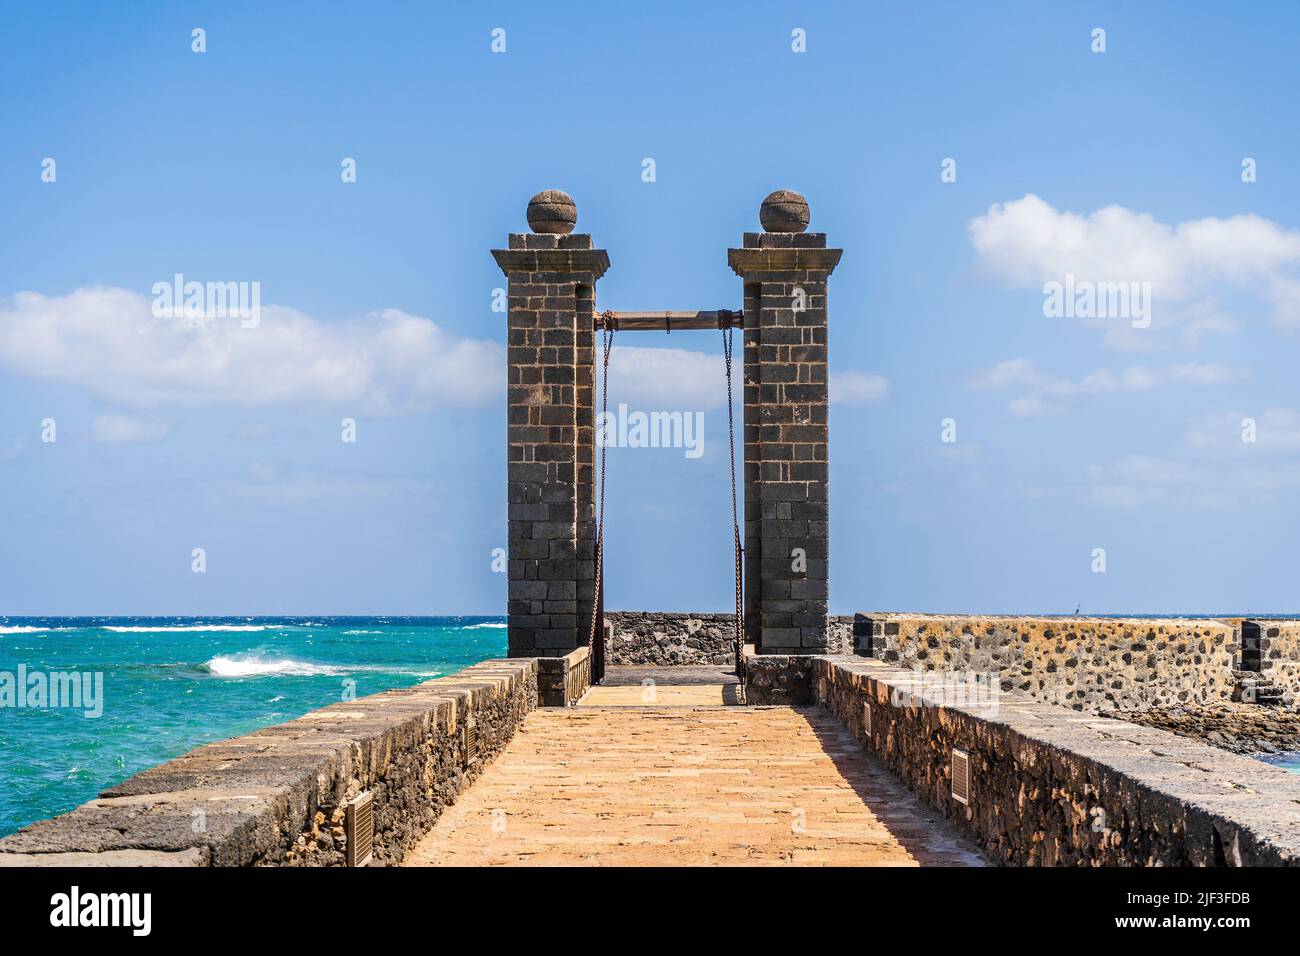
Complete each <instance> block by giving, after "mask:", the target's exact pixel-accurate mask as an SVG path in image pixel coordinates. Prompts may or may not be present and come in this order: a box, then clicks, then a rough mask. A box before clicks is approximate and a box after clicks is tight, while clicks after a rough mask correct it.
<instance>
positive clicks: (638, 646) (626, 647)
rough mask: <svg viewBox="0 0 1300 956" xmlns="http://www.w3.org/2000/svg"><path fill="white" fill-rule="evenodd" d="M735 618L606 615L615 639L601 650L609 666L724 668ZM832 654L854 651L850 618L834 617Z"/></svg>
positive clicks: (638, 613) (730, 655)
mask: <svg viewBox="0 0 1300 956" xmlns="http://www.w3.org/2000/svg"><path fill="white" fill-rule="evenodd" d="M734 620H735V615H734V614H715V613H704V614H702V613H696V612H689V613H679V612H673V611H606V612H605V622H606V623H607V624H612V625H613V631H614V633H613V636H612V638H611V639H610V640H609V641H608V643H607V645H606V649H605V660H606V661H607V662H608V663H610V664H640V665H650V666H666V665H682V666H691V665H700V664H715V665H726V664H732V663H734V662H735V655H736V649H735V648H736V645H735V625H734V623H733V622H734ZM828 639H829V650H830V653H832V654H852V653H853V618H852V616H848V617H832V618H830V619H829V626H828Z"/></svg>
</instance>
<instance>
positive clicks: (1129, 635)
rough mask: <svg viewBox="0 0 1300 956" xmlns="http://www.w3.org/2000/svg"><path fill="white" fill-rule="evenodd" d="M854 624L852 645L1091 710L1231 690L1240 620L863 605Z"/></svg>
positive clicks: (1218, 696) (1174, 701) (1213, 696)
mask: <svg viewBox="0 0 1300 956" xmlns="http://www.w3.org/2000/svg"><path fill="white" fill-rule="evenodd" d="M855 631H856V635H857V636H856V638H855V640H856V652H857V653H858V654H860V655H863V656H868V657H873V658H875V659H877V660H881V661H883V662H885V663H887V664H894V665H898V666H903V667H914V668H922V669H925V670H942V671H960V672H978V673H991V674H995V675H996V677H997V680H998V683H999V686H1000V688H1001V689H1002V690H1003V691H1016V692H1019V693H1022V694H1025V695H1026V696H1028V697H1031V698H1034V699H1037V700H1043V701H1048V702H1051V703H1056V704H1061V705H1064V706H1067V707H1072V708H1074V709H1075V710H1086V711H1094V712H1095V711H1097V710H1101V709H1107V710H1128V709H1137V710H1141V709H1146V708H1149V707H1170V706H1178V705H1183V704H1194V703H1206V702H1212V701H1219V700H1229V699H1231V697H1232V691H1233V688H1234V687H1235V686H1236V679H1235V677H1234V676H1233V673H1232V671H1233V668H1234V666H1235V661H1236V659H1237V657H1238V655H1239V654H1240V643H1241V629H1240V626H1239V623H1238V622H1233V621H1221V620H1198V619H1187V618H1051V617H1003V616H996V617H993V616H989V617H984V616H964V615H941V614H932V615H921V614H874V613H864V614H859V615H857V625H856V627H855Z"/></svg>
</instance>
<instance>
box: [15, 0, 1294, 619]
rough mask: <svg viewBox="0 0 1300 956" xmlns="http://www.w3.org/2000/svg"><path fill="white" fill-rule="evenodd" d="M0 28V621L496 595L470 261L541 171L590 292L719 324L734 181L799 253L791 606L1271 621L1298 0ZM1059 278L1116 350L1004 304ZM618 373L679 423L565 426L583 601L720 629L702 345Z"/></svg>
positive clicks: (527, 7)
mask: <svg viewBox="0 0 1300 956" xmlns="http://www.w3.org/2000/svg"><path fill="white" fill-rule="evenodd" d="M2 16H3V20H0V89H3V90H4V91H5V93H4V94H3V96H4V100H5V102H4V109H3V111H0V209H3V211H4V217H5V227H6V228H5V229H4V230H3V232H2V233H0V489H2V490H3V495H4V504H3V507H0V542H3V543H2V545H0V613H8V614H42V613H47V614H77V613H86V614H92V613H103V614H112V613H122V614H128V613H165V614H187V613H192V614H204V613H207V614H215V613H231V614H235V613H240V614H259V613H266V614H286V613H306V614H324V613H501V612H503V610H504V605H505V581H504V575H502V574H496V573H493V571H492V567H491V552H492V549H493V548H495V547H501V546H504V544H505V448H504V437H505V414H504V352H503V345H504V341H505V321H504V316H502V315H501V314H499V313H496V312H493V311H492V309H491V300H492V290H493V289H494V288H497V287H500V286H502V285H503V284H504V282H503V278H502V276H501V274H500V272H499V271H498V270H497V268H496V266H495V264H494V263H493V261H492V259H491V257H490V256H489V255H488V250H489V249H491V248H494V247H501V246H503V245H505V241H506V235H507V234H508V233H509V232H511V231H519V230H521V229H523V228H524V207H525V204H526V202H527V199H528V197H529V196H530V195H532V194H533V193H534V192H536V191H538V190H540V189H543V188H548V187H556V188H562V189H565V190H567V191H568V192H569V193H571V194H572V195H573V196H574V198H575V199H576V201H577V204H578V207H579V230H580V231H583V232H590V233H591V234H592V235H593V236H594V238H595V241H596V243H597V245H599V246H602V247H604V248H606V249H608V250H609V253H610V258H611V262H612V267H611V269H610V271H609V273H608V274H607V276H606V277H605V278H604V279H603V280H602V281H601V283H600V285H599V287H598V296H599V300H598V301H599V304H600V305H601V306H602V307H607V308H620V309H636V308H719V307H723V308H725V307H736V306H738V304H739V301H740V291H741V290H740V285H739V280H738V279H737V278H736V277H735V276H734V275H733V274H732V273H731V271H730V269H728V267H727V265H726V249H727V247H728V246H733V245H738V244H739V242H740V238H741V234H742V233H743V232H744V231H746V230H754V229H757V228H758V224H757V207H758V203H759V201H760V200H761V199H762V197H763V196H764V195H765V194H766V193H767V192H769V191H770V190H772V189H775V188H779V187H788V188H793V189H797V190H799V191H801V192H803V193H804V194H805V195H806V196H807V197H808V200H809V203H810V205H811V208H812V228H813V229H815V230H817V231H824V232H826V233H827V234H828V236H829V241H830V244H831V245H834V246H839V247H842V248H843V249H844V250H845V253H844V257H843V260H842V262H841V265H840V267H839V269H838V270H837V271H836V273H835V275H834V276H833V278H832V280H831V281H832V284H831V296H830V323H831V332H830V341H831V368H832V374H833V376H834V382H835V383H836V386H835V388H836V390H835V391H834V394H833V399H835V401H834V404H833V406H832V410H831V490H830V497H831V514H832V528H831V547H832V558H831V606H832V611H833V612H836V613H848V612H852V611H855V610H864V609H887V610H900V611H970V612H976V611H986V612H992V611H1008V612H1009V611H1019V612H1030V611H1039V612H1071V611H1073V610H1074V609H1075V607H1076V606H1082V608H1083V610H1084V611H1085V612H1087V611H1091V612H1097V613H1107V612H1109V613H1119V612H1126V611H1134V612H1136V611H1148V612H1156V611H1181V612H1189V613H1195V612H1200V613H1212V612H1224V613H1226V612H1232V611H1240V612H1248V611H1255V612H1262V611H1295V610H1297V604H1296V598H1295V589H1294V580H1295V575H1294V570H1295V559H1294V544H1293V542H1294V541H1295V540H1296V538H1297V535H1298V533H1300V519H1298V518H1297V514H1300V512H1298V511H1297V508H1296V503H1297V497H1300V397H1298V396H1297V394H1296V389H1295V386H1294V381H1293V376H1294V368H1295V364H1296V356H1297V331H1298V330H1300V251H1298V250H1300V159H1298V158H1297V157H1298V156H1300V150H1298V148H1297V147H1298V146H1300V143H1298V142H1297V138H1298V137H1300V129H1298V128H1297V125H1296V123H1295V116H1296V104H1295V100H1294V96H1295V92H1294V91H1295V90H1297V89H1300V62H1297V60H1296V58H1295V56H1294V44H1295V37H1296V36H1297V35H1300V8H1296V7H1293V6H1289V5H1274V6H1270V7H1269V8H1267V10H1265V11H1261V12H1256V13H1252V14H1250V15H1248V14H1247V13H1246V12H1244V11H1241V10H1235V9H1229V8H1224V7H1221V6H1219V5H1212V4H1200V3H1180V4H1173V3H1167V4H1166V3H1151V4H1140V5H1139V4H1129V3H1114V4H1110V3H1078V4H1057V5H1050V6H1049V5H1044V4H1036V3H1026V4H998V5H983V4H981V5H974V4H957V3H941V4H932V5H930V4H908V5H906V6H903V5H898V6H897V7H895V6H889V7H886V6H883V5H879V6H878V5H866V4H856V3H854V4H850V3H844V4H833V3H816V4H812V3H807V4H799V3H786V4H777V3H759V4H747V5H746V6H745V8H744V12H743V13H742V12H739V11H738V10H727V9H725V8H723V7H722V5H717V6H714V5H703V4H673V3H661V4H653V5H631V4H618V5H610V4H577V3H574V4H565V5H562V6H560V7H559V8H556V9H547V10H545V11H543V10H541V9H540V8H538V7H537V5H533V4H491V5H484V6H482V8H481V9H469V8H467V7H466V6H464V5H452V4H427V3H421V4H414V3H413V4H392V5H386V6H385V7H384V8H383V9H382V10H375V9H371V8H367V7H365V6H364V5H355V4H346V5H344V4H340V5H329V4H311V5H307V4H274V5H268V4H246V3H223V4H175V5H163V4H148V3H140V4H132V5H130V7H129V8H124V7H120V6H114V5H103V4H75V3H71V4H61V5H57V6H55V7H52V8H51V7H24V8H14V7H11V8H9V9H7V10H6V11H5V12H4V14H3V15H2ZM196 27H202V28H203V29H205V30H206V41H207V51H206V52H204V53H201V54H200V53H194V52H192V50H191V31H192V30H193V29H194V28H196ZM498 27H500V28H502V29H504V30H505V31H506V52H505V53H493V52H492V51H491V49H490V44H491V32H492V30H493V29H494V28H498ZM796 28H798V29H802V30H804V31H806V37H807V43H806V52H803V53H796V52H794V51H793V50H792V49H791V31H792V30H795V29H796ZM1095 28H1102V29H1104V30H1105V31H1106V50H1105V52H1104V53H1095V52H1093V51H1092V49H1091V47H1092V45H1093V39H1092V31H1093V30H1094V29H1095ZM349 157H350V158H353V159H355V160H356V164H357V181H356V182H355V183H344V182H342V181H341V177H340V164H341V162H342V161H343V159H345V158H349ZM647 157H649V158H652V159H653V160H654V161H655V172H656V177H655V181H654V182H645V181H643V179H642V169H643V160H644V159H645V158H647ZM1248 157H1249V158H1251V159H1253V160H1255V167H1256V171H1257V179H1256V181H1255V182H1250V183H1246V182H1243V180H1242V161H1243V159H1245V158H1248ZM46 158H53V159H54V160H55V162H56V166H55V169H56V178H55V181H54V182H44V181H42V169H43V166H42V163H43V160H44V159H46ZM946 158H952V159H955V160H956V170H957V178H956V181H955V182H943V181H941V176H940V172H941V163H942V162H943V161H944V160H945V159H946ZM176 273H181V274H183V275H184V276H185V277H186V279H190V280H198V281H221V282H225V281H236V282H254V281H255V282H259V283H260V289H261V301H262V303H263V306H264V311H263V315H262V321H261V324H260V325H259V327H258V328H256V329H244V330H240V329H237V328H231V327H217V326H213V327H209V328H207V329H206V330H204V329H203V328H199V327H197V326H194V325H191V324H186V323H184V322H181V321H179V320H158V319H156V318H155V317H152V315H151V312H150V303H151V301H152V298H151V289H152V287H153V285H154V283H156V282H159V281H169V280H170V279H171V277H172V276H173V275H174V274H176ZM1065 273H1069V274H1072V275H1076V276H1078V277H1079V278H1081V279H1084V280H1093V281H1111V280H1123V281H1135V282H1150V283H1151V288H1152V290H1153V291H1152V302H1153V305H1152V315H1153V321H1152V323H1151V327H1150V328H1148V329H1141V330H1138V329H1132V328H1129V327H1127V325H1128V323H1127V322H1126V321H1125V320H1119V319H1116V318H1114V317H1104V316H1103V317H1099V318H1096V319H1093V320H1084V319H1067V318H1048V317H1045V316H1044V314H1043V302H1044V295H1043V291H1042V290H1043V284H1044V282H1046V281H1049V280H1052V279H1055V278H1063V276H1064V274H1065ZM168 323H171V324H168ZM241 333H242V334H241ZM664 348H671V349H674V350H676V351H673V352H668V353H663V352H656V350H659V349H664ZM619 349H621V350H622V351H621V352H620V353H619V355H618V358H617V359H616V361H617V362H619V363H620V364H619V365H618V367H617V370H616V373H615V375H614V376H612V377H611V382H610V385H611V393H610V394H611V401H618V400H620V399H622V400H627V401H629V402H630V403H631V404H632V406H633V407H636V408H644V409H646V410H654V409H664V410H678V409H680V410H683V411H691V410H700V411H703V412H704V413H705V423H706V444H705V453H704V455H703V457H701V458H699V459H698V460H690V459H687V458H686V457H685V455H684V454H683V452H682V450H680V449H611V451H610V486H609V487H610V490H609V498H610V507H609V512H608V530H607V535H608V547H609V558H608V564H607V572H606V573H607V575H608V584H607V600H608V604H609V606H611V607H616V608H617V607H626V608H659V609H681V610H687V609H694V610H725V609H726V608H727V607H728V606H729V602H730V600H731V598H730V596H729V589H730V587H731V583H730V574H731V559H730V555H729V549H730V528H729V514H728V509H729V506H730V499H729V492H728V489H727V485H726V465H727V462H726V449H725V443H724V440H723V438H724V435H725V421H726V419H725V413H724V409H723V408H722V406H721V389H722V387H723V385H722V376H721V367H720V359H719V353H720V347H719V343H718V341H717V337H716V335H712V334H709V333H681V334H674V335H673V336H672V338H671V339H664V337H662V336H658V335H648V334H641V335H639V336H637V337H635V338H633V337H632V336H631V335H630V334H629V335H628V336H627V337H626V338H623V339H620V341H619V342H618V344H617V345H616V350H619ZM682 350H686V351H685V352H683V351H682ZM620 389H621V390H622V391H620ZM345 417H350V418H353V419H355V420H356V422H357V434H358V440H357V441H356V442H355V443H344V442H342V441H341V440H340V423H341V420H342V419H343V418H345ZM1246 417H1250V418H1253V419H1254V420H1255V421H1256V423H1257V426H1258V429H1257V440H1256V441H1254V442H1244V441H1242V440H1241V431H1242V429H1241V421H1242V419H1243V418H1246ZM47 418H48V419H54V421H55V422H56V427H57V441H55V442H52V443H50V442H43V441H42V429H43V426H42V422H43V421H44V420H45V419H47ZM945 418H952V419H954V420H955V422H956V431H957V441H956V442H955V443H944V442H942V441H941V440H940V439H941V422H942V421H943V420H944V419H945ZM196 547H202V548H203V549H205V552H206V556H207V571H206V573H204V574H194V573H192V570H191V554H192V549H193V548H196ZM1097 548H1103V549H1105V556H1106V570H1105V572H1104V573H1096V572H1094V570H1093V566H1094V563H1095V561H1094V557H1093V552H1094V549H1097Z"/></svg>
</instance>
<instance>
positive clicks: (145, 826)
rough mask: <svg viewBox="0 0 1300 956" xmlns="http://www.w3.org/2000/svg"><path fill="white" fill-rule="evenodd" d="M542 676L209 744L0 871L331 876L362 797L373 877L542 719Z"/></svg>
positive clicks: (110, 795) (13, 840) (375, 700)
mask: <svg viewBox="0 0 1300 956" xmlns="http://www.w3.org/2000/svg"><path fill="white" fill-rule="evenodd" d="M537 671H538V665H537V661H536V660H534V659H512V660H494V661H484V662H482V663H480V664H476V665H474V666H472V667H468V668H466V669H465V670H463V671H460V672H459V673H457V674H454V675H451V676H448V677H442V678H438V679H436V680H431V681H426V682H425V683H422V684H417V685H416V686H414V687H406V688H400V689H396V690H389V691H384V692H383V693H380V694H372V695H370V696H368V697H362V698H359V699H357V700H353V701H347V702H342V703H338V704H331V705H330V706H328V707H324V708H321V709H320V710H314V711H312V712H310V713H308V714H304V715H303V716H302V717H300V718H298V719H297V720H291V721H289V722H287V723H284V724H279V725H277V726H274V727H267V728H265V729H263V730H259V731H256V732H255V733H251V734H248V735H246V736H243V737H236V738H234V739H231V740H223V741H219V742H216V743H211V744H207V745H205V746H202V747H199V748H197V749H195V750H192V751H190V752H189V753H187V754H184V755H183V756H181V757H178V758H176V759H175V760H171V761H168V762H167V763H164V764H161V765H159V766H157V767H153V768H152V769H150V770H146V771H144V772H143V773H139V774H136V775H135V776H134V777H131V778H130V779H128V780H126V781H124V782H123V783H120V784H118V785H117V786H115V787H110V788H109V789H107V790H105V791H104V792H103V793H102V794H100V796H99V798H98V799H96V800H91V801H90V802H88V803H85V804H83V805H82V806H80V807H78V808H77V809H75V810H73V811H71V812H69V813H65V814H62V815H60V816H57V817H54V818H52V819H49V820H42V821H38V822H37V823H33V824H31V825H30V826H27V827H24V828H23V829H22V830H20V831H18V832H17V833H15V834H12V835H11V836H8V837H5V838H4V839H3V840H0V865H10V866H59V865H100V866H135V865H147V866H157V865H181V866H339V865H342V864H343V863H344V846H343V840H341V839H340V837H341V835H342V832H343V828H342V826H341V822H342V809H341V808H342V807H343V805H344V804H345V803H347V802H348V801H350V800H352V799H353V798H354V797H356V796H357V795H359V794H361V793H363V792H366V791H369V792H370V793H371V794H372V795H373V799H374V803H373V810H374V863H375V864H376V865H386V864H393V863H397V862H399V861H400V860H401V859H402V857H403V855H404V854H405V853H406V851H407V850H408V849H409V848H410V847H411V846H412V845H413V844H414V843H415V842H416V841H417V840H418V839H419V838H420V837H422V836H423V835H424V834H425V833H427V832H428V831H429V829H430V828H431V827H432V826H433V824H434V822H435V821H436V820H437V819H438V817H439V815H440V814H441V813H442V811H443V809H445V808H446V807H447V806H449V805H450V804H452V803H453V802H455V800H456V797H457V795H458V794H459V793H460V792H461V791H462V790H463V789H464V788H465V787H466V786H467V785H468V784H469V782H470V781H472V780H473V779H474V778H475V777H476V776H477V775H478V773H479V772H480V771H481V769H482V768H483V766H484V765H485V764H486V763H488V762H489V761H490V760H491V759H492V758H493V757H494V756H495V755H496V754H497V753H498V752H500V750H501V749H502V748H503V747H504V746H505V745H506V743H507V741H509V740H510V738H511V737H512V736H513V735H514V733H515V731H516V730H517V729H518V727H519V724H520V722H521V721H522V720H523V719H524V717H525V716H526V715H527V714H528V713H529V712H530V711H532V710H533V709H534V708H536V707H537ZM469 728H472V730H473V734H472V739H474V740H475V741H476V754H475V756H473V758H472V759H470V758H469V756H468V755H467V752H466V747H467V740H468V739H470V738H471V735H469V734H467V730H468V729H469Z"/></svg>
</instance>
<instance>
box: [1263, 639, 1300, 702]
mask: <svg viewBox="0 0 1300 956" xmlns="http://www.w3.org/2000/svg"><path fill="white" fill-rule="evenodd" d="M1259 645H1260V646H1259V665H1260V666H1259V669H1260V674H1261V676H1263V677H1265V678H1267V679H1269V680H1271V681H1272V682H1273V683H1274V684H1275V685H1277V686H1278V687H1279V688H1281V690H1282V702H1283V703H1284V704H1285V705H1286V706H1288V707H1297V706H1300V621H1265V620H1261V621H1260V622H1259Z"/></svg>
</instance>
